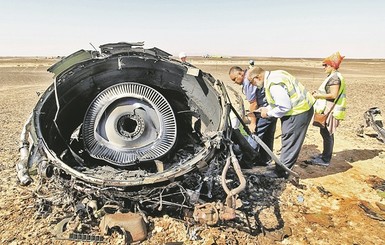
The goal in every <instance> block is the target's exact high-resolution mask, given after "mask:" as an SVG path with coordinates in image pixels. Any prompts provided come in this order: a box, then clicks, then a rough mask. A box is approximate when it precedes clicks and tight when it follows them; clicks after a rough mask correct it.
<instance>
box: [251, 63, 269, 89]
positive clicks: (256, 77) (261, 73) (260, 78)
mask: <svg viewBox="0 0 385 245" xmlns="http://www.w3.org/2000/svg"><path fill="white" fill-rule="evenodd" d="M247 79H249V81H250V83H251V84H253V85H254V86H257V87H258V88H262V87H263V82H264V81H265V70H263V69H262V68H261V67H254V68H252V69H250V70H249V73H248V76H247Z"/></svg>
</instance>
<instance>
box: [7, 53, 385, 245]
mask: <svg viewBox="0 0 385 245" xmlns="http://www.w3.org/2000/svg"><path fill="white" fill-rule="evenodd" d="M249 59H250V57H238V58H222V59H220V58H211V59H203V58H199V57H192V58H190V60H189V62H190V63H192V64H194V65H196V66H197V67H199V68H201V69H202V70H204V71H206V72H209V73H211V74H212V75H213V76H214V77H215V78H217V79H219V80H221V81H223V82H224V83H225V84H226V85H228V86H232V87H234V88H235V89H236V90H237V91H240V87H239V86H236V85H234V84H232V82H231V81H230V79H229V78H228V75H227V74H228V70H229V68H230V67H231V66H233V65H239V66H242V67H246V66H247V63H248V60H249ZM254 59H255V61H256V64H257V65H259V66H261V67H263V68H264V69H266V70H275V69H284V70H287V71H288V72H290V73H292V74H293V75H295V76H296V77H297V78H298V79H299V81H300V82H302V83H303V84H304V85H305V86H306V88H308V90H314V89H316V88H317V87H318V86H319V85H320V84H321V82H322V81H323V79H324V77H325V74H324V73H323V69H322V67H321V63H320V60H319V59H286V58H285V59H284V58H254ZM55 61H56V60H53V59H46V58H0V100H1V101H0V125H1V128H0V137H1V139H2V140H1V141H0V178H1V182H0V193H1V199H0V221H1V222H0V223H1V225H0V243H1V244H52V243H56V244H62V243H64V244H68V243H69V244H70V243H71V242H67V241H58V240H55V238H54V236H53V235H52V233H51V232H52V229H53V227H54V222H53V220H54V217H52V216H49V217H47V218H44V219H38V218H36V216H35V215H34V214H35V211H36V209H35V208H34V205H35V203H34V198H33V191H34V188H36V183H35V182H34V183H33V185H32V186H29V187H22V186H19V185H18V184H17V181H16V172H15V163H16V162H17V161H18V157H19V155H18V147H19V138H20V133H21V130H22V127H23V124H24V122H25V120H26V119H27V117H28V115H29V114H30V113H31V111H32V109H33V107H34V105H35V103H36V101H37V100H38V99H39V96H38V95H39V93H41V92H43V91H44V90H45V89H46V88H47V87H48V86H49V84H51V83H52V74H50V73H48V72H47V71H46V70H47V68H48V67H49V66H50V65H52V64H53V63H54V62H55ZM340 71H341V73H342V74H343V75H344V76H345V78H346V81H347V98H348V111H347V118H346V120H345V121H343V122H342V124H341V126H340V128H338V130H337V132H336V134H335V148H334V155H333V160H332V164H331V165H330V166H329V167H320V166H308V165H306V164H304V163H303V161H304V160H306V159H309V158H310V156H312V155H314V154H317V153H320V151H322V140H321V136H320V135H319V129H318V128H315V127H312V126H310V127H309V130H308V132H307V136H306V140H305V143H304V145H303V148H302V151H301V153H300V156H299V159H298V162H297V164H296V165H295V168H294V170H295V171H297V172H298V173H299V174H300V176H301V179H300V184H301V185H303V186H304V188H297V187H295V186H293V185H292V184H290V183H288V184H287V185H286V188H285V190H284V192H283V193H282V195H281V196H280V211H281V214H282V217H283V220H284V223H285V226H287V227H290V228H291V229H292V234H291V235H290V236H288V237H287V238H285V239H284V240H283V241H281V242H276V241H274V239H273V238H272V237H271V236H268V234H267V235H266V236H263V235H259V236H257V237H253V236H251V235H248V234H245V233H243V232H237V231H235V230H233V229H228V230H223V229H220V228H215V227H214V228H208V229H207V230H205V231H203V232H202V233H201V236H202V239H201V240H199V241H190V240H188V239H187V238H186V237H185V234H186V232H185V231H184V226H183V224H182V222H181V221H177V220H174V219H172V218H169V217H163V218H159V219H157V220H156V222H157V223H156V226H158V227H161V228H159V229H158V230H160V231H162V232H153V234H152V237H151V238H150V239H148V240H147V241H145V242H144V244H162V243H167V242H177V241H184V243H185V244H214V243H216V244H274V243H277V244H383V243H385V233H384V229H385V222H384V221H380V220H378V219H374V218H373V217H374V216H373V215H372V216H371V217H369V216H368V215H367V213H365V212H364V211H363V209H362V208H360V205H362V204H363V203H364V204H366V205H367V206H368V205H371V208H372V210H373V211H375V213H377V215H378V217H383V218H384V220H385V212H383V211H381V210H380V208H379V207H378V205H377V204H378V203H380V204H385V200H384V198H385V195H384V193H383V191H384V190H381V188H380V189H379V188H378V187H379V186H381V185H384V181H385V180H384V179H385V144H384V143H382V142H380V141H379V140H377V139H376V138H375V137H374V131H372V130H371V129H370V128H368V129H366V130H365V134H364V137H359V136H357V134H356V131H357V129H358V128H359V126H360V124H362V122H363V113H364V112H365V111H366V110H368V109H369V108H370V107H374V106H377V107H379V108H380V109H383V110H385V92H384V88H383V87H384V85H385V61H384V60H349V59H347V60H344V62H343V63H342V65H341V68H340ZM279 135H280V128H278V129H277V132H276V136H277V137H276V142H275V149H279V148H280V138H279ZM376 187H377V189H376ZM376 203H377V204H376Z"/></svg>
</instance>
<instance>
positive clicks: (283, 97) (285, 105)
mask: <svg viewBox="0 0 385 245" xmlns="http://www.w3.org/2000/svg"><path fill="white" fill-rule="evenodd" d="M270 94H271V97H273V99H274V101H275V105H276V106H275V107H274V108H271V107H270V106H268V107H261V110H260V111H261V116H262V117H263V118H266V117H276V118H281V117H283V116H284V115H285V114H286V113H287V112H288V111H290V110H291V108H292V105H291V101H290V98H289V95H288V93H287V91H286V89H285V88H284V87H282V86H281V85H273V86H271V87H270Z"/></svg>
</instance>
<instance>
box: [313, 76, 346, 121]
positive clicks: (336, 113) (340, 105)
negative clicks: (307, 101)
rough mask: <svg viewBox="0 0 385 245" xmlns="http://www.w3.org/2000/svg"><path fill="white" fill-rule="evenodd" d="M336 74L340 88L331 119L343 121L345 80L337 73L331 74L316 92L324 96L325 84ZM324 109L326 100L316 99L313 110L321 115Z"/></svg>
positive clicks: (344, 114) (344, 112) (344, 113)
mask: <svg viewBox="0 0 385 245" xmlns="http://www.w3.org/2000/svg"><path fill="white" fill-rule="evenodd" d="M334 74H336V75H337V76H338V78H339V79H340V81H341V85H340V88H339V90H338V94H339V95H340V96H339V98H338V100H337V101H336V105H335V106H334V108H333V117H334V118H336V119H338V120H343V119H344V118H345V116H346V93H345V79H344V77H343V76H342V75H341V73H339V72H338V71H336V72H333V73H331V74H330V75H329V76H328V77H327V78H326V79H325V80H324V81H323V83H322V84H321V86H320V87H319V88H318V91H319V92H320V93H321V94H326V84H327V83H328V81H329V80H330V78H331V77H332V76H333V75H334ZM325 108H326V99H317V101H316V103H315V104H314V110H315V111H316V112H318V113H322V112H324V111H325Z"/></svg>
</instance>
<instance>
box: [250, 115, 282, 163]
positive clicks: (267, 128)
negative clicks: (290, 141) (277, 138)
mask: <svg viewBox="0 0 385 245" xmlns="http://www.w3.org/2000/svg"><path fill="white" fill-rule="evenodd" d="M276 126H277V118H258V122H257V128H256V129H255V134H256V135H257V136H258V138H260V139H261V140H262V141H263V143H265V144H266V145H267V147H269V149H270V150H271V151H273V147H274V134H275V128H276ZM257 150H258V152H259V153H260V161H261V163H263V164H264V163H267V162H268V161H270V160H271V156H270V155H269V154H268V153H267V152H266V151H265V150H264V149H263V147H261V146H260V145H258V146H257Z"/></svg>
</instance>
